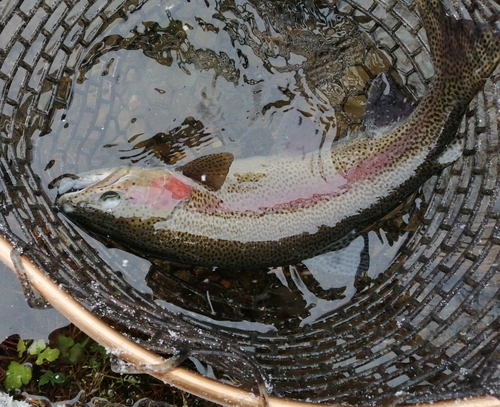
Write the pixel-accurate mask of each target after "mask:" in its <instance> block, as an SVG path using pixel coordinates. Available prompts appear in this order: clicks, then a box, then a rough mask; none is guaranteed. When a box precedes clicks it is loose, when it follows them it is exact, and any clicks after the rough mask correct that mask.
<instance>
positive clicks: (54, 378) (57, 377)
mask: <svg viewBox="0 0 500 407" xmlns="http://www.w3.org/2000/svg"><path fill="white" fill-rule="evenodd" d="M65 380H66V376H64V374H62V373H54V372H53V371H52V370H47V371H46V372H45V373H44V374H43V375H42V376H40V380H39V381H38V384H39V385H40V386H43V385H44V384H47V383H51V384H60V383H64V381H65Z"/></svg>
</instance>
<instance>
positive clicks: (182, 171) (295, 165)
mask: <svg viewBox="0 0 500 407" xmlns="http://www.w3.org/2000/svg"><path fill="white" fill-rule="evenodd" d="M417 3H418V5H419V10H420V13H421V16H422V20H423V22H424V26H425V29H426V31H427V38H428V39H429V44H430V48H431V54H432V61H433V64H434V68H435V72H436V73H435V76H434V78H433V81H432V83H431V85H430V86H429V89H428V91H427V94H426V96H425V97H424V98H423V99H422V101H421V102H420V104H419V105H418V106H417V107H416V108H415V109H414V110H412V109H410V110H409V111H408V113H407V114H404V115H403V117H402V120H401V121H400V122H399V123H396V124H394V125H392V126H387V125H386V124H385V123H383V127H382V128H381V127H380V126H377V125H376V122H377V118H376V117H371V118H370V120H366V121H365V123H368V124H367V129H366V131H365V132H363V133H359V134H356V135H353V136H351V137H348V138H345V139H342V140H339V141H336V142H335V143H333V144H332V145H330V146H327V147H323V148H321V149H319V150H317V151H312V152H308V153H305V154H302V155H297V156H295V157H287V156H283V157H282V156H270V157H252V158H246V159H237V160H235V159H234V158H233V156H232V155H231V154H229V153H221V154H214V155H210V156H205V157H201V158H199V159H196V160H194V161H193V162H191V163H188V164H186V165H184V166H181V167H178V168H174V167H165V168H148V169H141V168H133V167H122V168H115V169H109V170H100V171H94V172H91V173H87V174H81V175H80V176H79V177H78V179H77V180H68V181H66V182H64V183H63V184H61V185H60V186H59V193H60V196H59V197H58V198H57V205H58V206H59V208H60V209H61V211H62V212H63V213H65V214H66V215H67V216H68V217H69V218H71V219H72V220H74V221H75V222H76V223H77V224H79V225H81V226H82V227H84V228H85V229H87V230H89V231H91V232H93V233H95V234H97V235H100V236H103V237H105V238H108V239H110V240H112V241H115V242H117V243H119V244H120V245H122V246H124V247H127V248H129V249H131V250H133V251H135V252H139V253H143V254H145V255H151V256H156V257H162V258H166V259H169V260H172V261H178V262H183V263H188V264H194V265H203V266H218V267H223V268H260V267H267V266H278V265H285V264H291V263H296V262H298V261H301V260H304V259H307V258H310V257H314V256H316V255H319V254H321V253H324V252H327V251H331V250H334V249H336V248H338V247H341V246H343V245H344V244H345V242H346V241H349V239H352V238H353V237H354V236H356V235H357V234H358V233H359V232H360V231H361V230H363V229H364V228H366V227H367V226H369V225H370V224H372V223H373V222H375V221H376V220H378V219H380V218H381V217H383V216H384V215H385V214H386V213H388V212H389V211H390V210H391V209H393V208H394V207H395V206H397V205H398V204H399V203H400V202H401V200H402V199H404V198H405V197H406V196H408V195H409V194H410V193H411V192H412V191H414V190H415V189H416V188H417V187H418V186H420V185H421V184H422V183H423V182H424V181H425V180H427V179H428V178H429V177H430V176H432V175H434V174H436V173H438V172H439V171H440V170H442V169H443V168H444V167H446V166H447V165H449V164H451V163H452V162H454V161H455V160H456V159H458V158H459V157H460V155H461V153H462V149H461V144H460V142H459V139H457V136H456V133H457V130H458V127H459V126H460V123H461V120H462V118H463V115H464V114H465V111H466V109H467V107H468V105H469V103H470V101H471V100H472V98H473V97H474V96H475V94H476V93H477V92H478V90H479V89H481V87H482V86H483V85H484V82H485V80H486V79H487V78H488V76H490V75H491V73H492V71H493V70H494V69H495V67H496V66H497V64H498V61H499V59H500V39H499V37H498V36H497V35H495V34H494V33H493V32H492V31H491V30H490V29H489V28H487V27H485V26H479V25H475V24H474V23H473V22H471V21H457V20H455V19H454V18H453V17H451V16H447V15H446V14H445V11H444V9H443V7H442V5H441V3H440V2H439V1H438V0H420V1H418V2H417ZM386 82H387V77H380V78H377V81H376V85H377V86H378V87H379V88H380V89H379V91H378V93H375V96H373V97H372V95H370V98H369V103H368V108H367V110H373V111H372V114H371V116H374V115H375V116H376V115H377V114H378V115H380V114H382V113H383V109H385V108H386V107H387V106H386V105H384V106H383V108H382V110H381V108H377V99H380V100H382V101H383V100H385V99H387V97H390V96H391V92H392V91H391V84H390V83H388V82H387V83H386ZM384 86H386V87H384ZM387 86H388V87H389V88H387ZM375 87H376V86H375ZM384 98H385V99H384ZM370 100H371V101H370ZM379 124H380V123H379Z"/></svg>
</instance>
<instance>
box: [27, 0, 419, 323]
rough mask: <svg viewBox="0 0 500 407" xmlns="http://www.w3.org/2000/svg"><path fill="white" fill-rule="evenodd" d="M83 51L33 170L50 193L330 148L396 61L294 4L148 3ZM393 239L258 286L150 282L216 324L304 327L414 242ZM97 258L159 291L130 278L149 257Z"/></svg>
mask: <svg viewBox="0 0 500 407" xmlns="http://www.w3.org/2000/svg"><path fill="white" fill-rule="evenodd" d="M308 7H309V8H308ZM151 19H153V20H151ZM82 55H83V58H81V59H80V60H79V61H78V62H76V64H75V67H76V68H77V72H78V77H77V79H76V81H74V82H73V83H72V85H71V86H72V89H71V97H70V99H69V100H68V106H67V108H65V109H60V110H57V111H55V113H54V121H53V126H52V129H51V130H52V131H51V132H49V133H48V134H45V135H43V137H42V138H41V139H40V140H39V141H38V143H37V146H36V151H37V152H36V154H35V155H34V157H36V161H35V162H34V166H35V168H37V167H38V169H39V170H40V172H42V174H43V178H44V180H45V182H46V183H47V184H48V183H50V181H52V180H53V179H54V178H57V177H58V176H60V175H62V174H67V173H79V172H84V171H88V170H94V169H98V168H103V167H113V166H119V165H134V166H158V165H163V164H164V163H168V164H174V163H179V164H183V163H186V162H189V161H190V160H192V159H193V158H195V157H197V156H200V155H206V154H210V153H214V152H220V151H229V152H231V153H233V154H234V155H235V156H236V157H237V158H241V157H249V156H255V155H271V154H297V153H301V152H304V151H311V150H313V149H316V148H319V147H320V146H321V145H329V143H331V141H333V140H334V139H336V138H338V137H341V136H343V135H344V134H345V133H346V132H354V131H356V129H357V128H358V127H359V124H360V123H361V119H362V117H363V110H364V104H365V103H366V97H367V93H368V90H369V80H370V78H373V77H374V76H376V75H377V74H378V73H379V72H381V71H388V70H389V69H390V63H389V58H388V57H387V56H386V55H385V54H384V53H383V52H382V51H380V50H378V49H377V48H376V47H375V44H374V43H373V42H372V41H371V39H370V38H369V37H368V36H367V35H366V34H365V33H364V32H363V30H362V29H361V28H360V26H358V25H357V24H356V23H355V21H353V20H352V19H351V18H348V17H345V16H342V15H341V14H340V13H338V12H335V11H334V10H333V8H327V7H326V6H325V8H323V9H318V8H316V7H311V5H309V6H307V7H306V6H305V5H300V4H296V5H293V3H289V2H282V3H279V2H277V3H260V2H255V3H250V2H249V3H245V4H243V5H238V4H232V3H231V2H227V3H215V4H210V5H208V6H207V4H206V3H205V2H202V1H198V2H190V3H183V4H177V5H172V6H170V5H165V4H163V3H161V4H158V5H156V4H152V3H147V4H145V5H144V7H143V8H142V9H141V10H140V12H136V13H134V14H132V15H130V16H129V18H128V19H127V21H119V22H117V23H115V24H113V25H112V26H110V27H108V29H107V30H106V32H105V33H104V34H102V35H100V36H99V37H98V38H97V39H96V40H95V41H94V42H93V43H92V44H91V46H90V47H88V49H86V50H85V51H84V52H83V53H82ZM406 92H407V93H408V94H410V90H409V89H407V90H406ZM48 167H50V168H48ZM47 168H48V169H47ZM49 193H50V194H51V196H52V197H55V191H54V190H52V191H49ZM401 233H402V234H404V227H403V228H402V231H401ZM396 240H397V244H395V245H394V246H393V247H391V246H390V245H389V244H388V243H387V240H385V242H384V241H383V240H380V239H378V238H377V237H376V236H375V234H373V235H372V236H371V238H370V245H369V247H368V246H367V245H366V244H365V243H364V240H363V238H362V237H361V238H359V239H357V240H356V241H355V242H353V243H352V244H351V245H350V247H349V248H346V249H345V250H342V251H340V252H337V253H332V254H329V255H324V256H319V258H316V259H311V260H309V261H307V262H305V264H306V265H307V267H304V266H301V267H299V268H298V269H297V268H296V267H295V266H294V267H289V268H284V269H281V268H280V269H278V270H274V271H269V270H262V271H259V272H255V273H252V275H251V276H248V275H247V274H248V272H235V271H232V272H231V274H232V276H230V277H229V278H226V279H223V278H221V277H220V275H219V276H218V277H217V276H216V275H217V274H218V273H217V272H215V273H212V272H210V271H208V270H207V271H205V272H203V273H198V275H196V276H194V275H193V274H196V273H193V271H192V270H191V271H189V270H187V271H183V268H182V267H181V268H180V269H177V270H176V269H175V267H173V266H172V265H164V264H163V263H162V264H159V262H156V264H157V265H156V266H153V267H152V268H151V270H150V271H149V273H148V274H147V276H146V281H147V284H148V285H149V286H150V289H152V290H153V292H154V293H155V294H156V295H157V296H158V297H159V298H161V299H162V300H165V299H166V300H168V301H171V302H172V303H173V304H175V305H178V306H184V307H185V308H187V309H188V310H190V311H195V312H200V313H201V314H205V315H207V316H209V317H210V318H215V319H216V320H221V321H223V320H225V319H228V320H230V321H233V322H234V321H237V320H240V319H242V320H243V321H250V322H252V323H264V324H270V326H273V327H275V328H284V327H285V326H286V327H287V328H288V329H293V327H294V326H303V325H307V324H310V323H314V322H315V321H316V320H318V319H321V317H322V315H324V314H326V313H329V312H331V311H333V310H334V309H336V308H337V307H339V306H341V305H343V304H345V303H347V302H349V301H350V299H352V297H353V296H354V294H355V293H356V291H357V288H359V287H358V283H357V279H358V278H360V277H361V275H363V276H362V277H363V278H376V277H377V276H378V274H379V273H382V272H383V271H385V269H386V268H387V266H388V265H389V264H390V262H391V261H392V259H393V257H394V256H395V255H396V253H397V247H398V246H399V245H401V244H402V243H403V242H404V238H403V237H402V238H400V239H396ZM100 252H101V253H103V255H104V256H106V257H109V260H108V261H110V262H111V264H116V266H117V267H116V268H117V269H118V270H121V271H122V272H123V273H124V275H125V276H126V278H127V281H129V282H130V283H131V284H132V285H134V287H136V288H138V289H141V291H143V292H148V291H149V290H145V289H144V283H143V277H142V276H143V275H144V274H143V273H137V272H135V273H134V275H132V274H131V273H130V272H129V271H128V270H136V269H142V270H144V268H145V263H144V261H143V260H140V259H137V258H134V257H133V256H128V255H126V259H123V256H124V255H123V254H122V253H119V252H116V251H114V252H113V253H112V254H106V253H105V249H104V250H103V249H100ZM363 252H366V253H365V254H363ZM369 252H370V253H369ZM375 253H377V254H376V255H375ZM115 256H117V257H118V258H116V259H114V258H115ZM363 256H365V257H366V256H368V257H369V258H370V261H371V263H370V264H371V265H370V267H369V266H368V263H369V262H367V261H366V260H365V259H364V257H363ZM124 261H125V262H124ZM120 262H121V264H120ZM334 264H335V266H333V265H334ZM124 265H126V266H124ZM166 269H167V270H168V271H167V272H165V271H164V270H166ZM162 270H163V271H162ZM166 274H168V275H166ZM219 274H220V273H219ZM138 276H141V277H138ZM368 276H369V277H368ZM172 278H174V280H175V281H172ZM216 280H217V281H216ZM174 286H175V288H174ZM179 287H182V290H181V292H179V291H178V290H179ZM311 290H312V291H311ZM248 293H251V294H250V295H248ZM186 295H187V296H188V298H190V300H189V301H185V300H183V299H182V298H185V297H186ZM193 296H194V298H193ZM194 299H196V301H195V300H194ZM285 309H286V310H287V311H286V312H285V311H284V310H285ZM285 316H286V317H285Z"/></svg>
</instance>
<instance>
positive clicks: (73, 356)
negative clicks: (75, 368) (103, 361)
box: [68, 343, 84, 363]
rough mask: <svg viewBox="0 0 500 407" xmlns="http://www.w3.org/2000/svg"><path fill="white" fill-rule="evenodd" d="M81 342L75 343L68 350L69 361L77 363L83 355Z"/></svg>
mask: <svg viewBox="0 0 500 407" xmlns="http://www.w3.org/2000/svg"><path fill="white" fill-rule="evenodd" d="M83 346H84V345H83V344H81V343H75V344H74V345H73V346H72V347H71V349H70V350H69V352H68V359H69V361H70V362H71V363H78V361H79V360H80V359H81V357H82V356H83Z"/></svg>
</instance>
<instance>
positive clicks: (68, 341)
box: [57, 335, 75, 356]
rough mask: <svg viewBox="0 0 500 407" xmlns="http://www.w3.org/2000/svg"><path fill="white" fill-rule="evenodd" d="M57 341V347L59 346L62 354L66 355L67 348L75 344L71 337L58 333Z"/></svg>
mask: <svg viewBox="0 0 500 407" xmlns="http://www.w3.org/2000/svg"><path fill="white" fill-rule="evenodd" d="M57 342H58V346H57V347H58V348H59V350H60V351H61V354H62V355H63V356H68V351H69V349H70V348H71V347H72V346H73V345H74V344H75V341H74V340H73V339H72V338H70V337H68V336H64V335H60V336H59V337H58V338H57Z"/></svg>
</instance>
